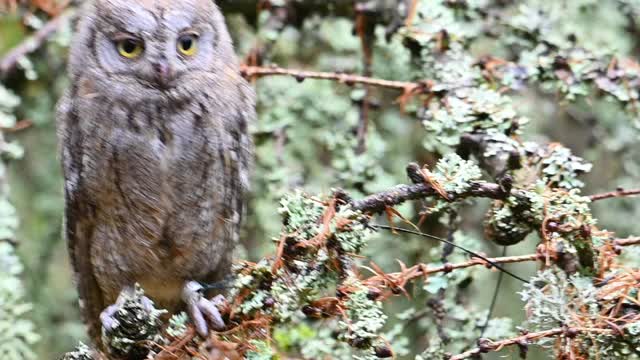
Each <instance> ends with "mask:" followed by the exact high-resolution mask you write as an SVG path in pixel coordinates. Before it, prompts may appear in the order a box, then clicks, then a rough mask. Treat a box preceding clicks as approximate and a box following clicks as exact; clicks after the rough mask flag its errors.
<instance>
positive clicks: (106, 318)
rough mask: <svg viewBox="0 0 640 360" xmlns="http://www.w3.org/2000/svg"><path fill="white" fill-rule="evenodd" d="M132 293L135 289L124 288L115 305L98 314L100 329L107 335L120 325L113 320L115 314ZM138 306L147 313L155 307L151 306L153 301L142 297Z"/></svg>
mask: <svg viewBox="0 0 640 360" xmlns="http://www.w3.org/2000/svg"><path fill="white" fill-rule="evenodd" d="M134 292H135V288H133V287H125V288H124V289H123V290H122V292H121V294H120V296H119V297H118V300H116V303H115V304H112V305H109V306H108V307H107V308H106V309H104V310H103V311H102V313H100V322H101V323H102V328H103V329H104V330H105V332H106V333H107V334H108V333H110V332H112V331H113V329H115V328H116V327H118V326H119V325H120V322H119V321H118V320H117V319H116V318H115V315H116V312H117V311H118V310H120V308H121V307H122V305H123V304H124V302H125V299H126V297H127V296H129V297H130V296H133V294H134ZM123 295H125V296H123ZM140 304H141V305H142V307H143V308H144V309H145V310H146V311H147V312H149V313H150V312H152V311H153V310H155V307H154V306H153V301H151V299H149V298H148V297H146V296H142V297H141V298H140Z"/></svg>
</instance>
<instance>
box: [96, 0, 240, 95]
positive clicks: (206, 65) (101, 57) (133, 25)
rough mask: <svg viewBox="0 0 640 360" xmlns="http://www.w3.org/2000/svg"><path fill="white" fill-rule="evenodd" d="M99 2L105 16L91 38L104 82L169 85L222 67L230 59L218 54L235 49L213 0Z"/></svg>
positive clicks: (154, 86)
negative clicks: (220, 23)
mask: <svg viewBox="0 0 640 360" xmlns="http://www.w3.org/2000/svg"><path fill="white" fill-rule="evenodd" d="M97 6H98V13H100V14H101V15H102V16H101V17H99V18H97V19H96V21H97V26H95V28H94V34H93V36H90V37H89V38H88V39H87V40H88V41H89V42H90V43H89V44H88V45H89V46H90V47H91V48H93V50H94V51H93V56H94V58H95V61H96V63H97V65H98V67H99V68H100V70H101V72H102V73H107V74H108V75H109V77H108V79H106V80H105V86H108V84H106V82H108V81H113V82H114V83H127V84H128V85H130V86H136V87H141V88H144V90H145V91H150V90H154V89H155V90H157V91H160V92H162V91H166V90H171V89H173V88H176V87H180V86H181V85H182V84H186V83H187V82H189V81H193V79H202V78H203V77H204V76H210V75H211V74H212V73H214V72H216V71H221V70H222V69H223V68H224V65H225V61H226V59H225V58H224V57H222V56H220V55H219V54H220V53H223V54H232V51H231V50H230V49H231V48H230V42H229V41H228V34H227V33H226V29H225V28H219V26H218V25H216V24H218V22H216V21H213V20H212V19H214V18H216V17H218V18H220V14H219V12H218V11H217V8H215V5H213V2H210V1H200V0H185V1H182V2H179V3H178V2H175V3H174V2H163V1H159V2H145V1H129V0H128V1H124V0H98V1H97ZM222 25H223V26H224V23H222ZM91 42H92V43H91ZM223 49H225V50H223ZM227 49H229V50H227ZM207 74H209V75H207Z"/></svg>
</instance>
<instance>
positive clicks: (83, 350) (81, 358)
mask: <svg viewBox="0 0 640 360" xmlns="http://www.w3.org/2000/svg"><path fill="white" fill-rule="evenodd" d="M60 360H95V357H94V351H93V350H91V348H90V347H88V346H87V345H85V344H83V343H80V345H78V347H76V349H75V350H74V351H72V352H69V353H66V354H64V355H63V356H62V358H60Z"/></svg>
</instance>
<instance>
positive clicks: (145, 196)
mask: <svg viewBox="0 0 640 360" xmlns="http://www.w3.org/2000/svg"><path fill="white" fill-rule="evenodd" d="M69 75H70V79H71V83H70V87H69V89H67V91H66V93H65V94H64V95H63V97H62V98H61V100H60V101H59V104H58V110H57V120H56V123H57V134H58V140H59V144H60V155H61V160H62V167H63V173H64V193H65V231H64V232H65V237H66V239H67V243H68V250H69V255H70V258H71V263H72V267H73V270H74V273H75V280H76V284H77V288H78V293H79V297H80V308H81V313H82V316H83V319H84V321H85V322H86V323H87V325H88V328H89V334H90V337H91V338H92V339H93V341H94V342H95V343H96V345H98V346H100V334H101V331H102V328H103V327H104V328H105V329H106V330H107V331H108V330H109V329H110V328H112V327H113V326H114V320H113V317H112V315H113V314H114V312H115V310H117V305H114V304H115V302H116V300H117V298H118V295H119V294H120V293H121V291H128V290H131V289H132V288H133V287H134V286H135V284H140V285H141V286H142V288H143V289H144V290H145V293H146V296H147V297H148V298H149V299H150V300H152V301H153V302H155V303H156V304H157V305H158V306H159V307H162V308H165V309H167V310H169V311H170V312H176V311H181V310H186V311H187V312H188V313H189V314H190V316H191V318H192V320H193V322H194V324H195V325H196V329H197V330H198V332H199V333H200V334H201V335H206V334H207V332H208V330H209V329H210V328H211V327H214V328H220V327H222V326H224V323H223V322H222V319H221V317H220V314H219V312H218V309H217V307H216V306H215V305H216V304H215V301H214V300H209V298H208V294H205V293H204V291H203V286H202V285H201V284H203V283H216V282H219V281H221V280H222V279H224V278H225V277H226V276H228V275H229V273H230V264H231V256H232V251H233V248H234V243H235V242H236V241H237V237H238V233H239V226H240V220H241V217H242V213H243V206H244V202H243V194H244V193H245V191H246V190H247V188H248V185H249V172H250V168H251V162H252V152H253V150H252V142H251V138H250V135H249V132H248V126H249V124H250V123H251V122H252V121H253V119H254V117H255V110H254V105H255V104H254V93H253V91H252V89H251V87H250V85H249V84H248V83H247V82H246V81H245V80H244V79H243V78H242V76H241V75H240V71H239V65H238V61H237V58H236V55H235V54H234V49H233V45H232V41H231V39H230V36H229V33H228V30H227V28H226V25H225V20H224V18H223V16H222V14H221V12H220V11H219V9H218V8H217V6H216V4H215V3H214V2H213V1H212V0H181V1H169V0H156V1H151V0H133V1H132V0H89V1H87V2H86V3H85V4H84V5H83V7H82V9H81V11H80V15H79V18H78V22H77V24H76V29H75V35H74V38H73V40H72V45H71V49H70V57H69Z"/></svg>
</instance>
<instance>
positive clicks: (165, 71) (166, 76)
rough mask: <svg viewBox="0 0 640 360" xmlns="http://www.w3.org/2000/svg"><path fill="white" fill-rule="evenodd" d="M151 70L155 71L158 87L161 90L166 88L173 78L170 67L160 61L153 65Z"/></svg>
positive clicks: (173, 73) (173, 74)
mask: <svg viewBox="0 0 640 360" xmlns="http://www.w3.org/2000/svg"><path fill="white" fill-rule="evenodd" d="M153 70H154V71H155V78H156V82H157V83H158V85H160V86H161V87H162V88H168V87H169V86H170V85H171V83H172V82H173V80H174V77H175V72H174V71H173V68H172V67H171V65H169V64H168V63H167V62H165V61H160V62H157V63H154V64H153Z"/></svg>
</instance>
